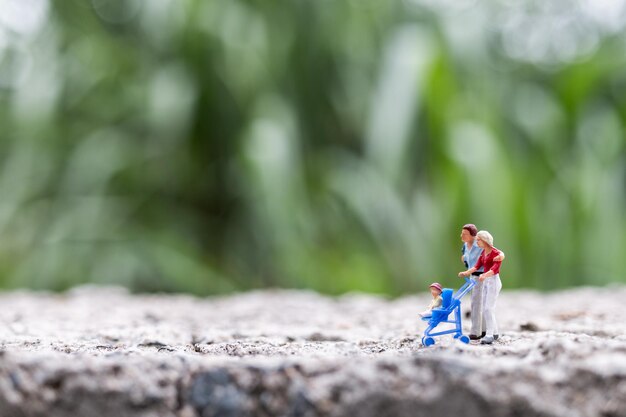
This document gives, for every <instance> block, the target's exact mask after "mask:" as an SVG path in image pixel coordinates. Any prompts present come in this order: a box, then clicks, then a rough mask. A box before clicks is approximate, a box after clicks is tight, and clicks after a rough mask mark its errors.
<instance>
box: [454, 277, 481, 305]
mask: <svg viewBox="0 0 626 417" xmlns="http://www.w3.org/2000/svg"><path fill="white" fill-rule="evenodd" d="M464 279H465V284H463V286H462V287H461V288H459V289H458V290H457V292H456V293H455V294H454V295H453V296H452V298H454V299H455V300H460V299H461V298H463V297H464V296H465V294H467V293H468V292H469V291H470V290H471V289H472V288H474V286H475V285H476V280H475V279H473V278H470V277H464Z"/></svg>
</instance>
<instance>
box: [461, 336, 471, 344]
mask: <svg viewBox="0 0 626 417" xmlns="http://www.w3.org/2000/svg"><path fill="white" fill-rule="evenodd" d="M459 340H460V341H461V342H463V343H465V344H468V343H469V342H470V338H469V337H467V336H466V335H462V336H460V337H459Z"/></svg>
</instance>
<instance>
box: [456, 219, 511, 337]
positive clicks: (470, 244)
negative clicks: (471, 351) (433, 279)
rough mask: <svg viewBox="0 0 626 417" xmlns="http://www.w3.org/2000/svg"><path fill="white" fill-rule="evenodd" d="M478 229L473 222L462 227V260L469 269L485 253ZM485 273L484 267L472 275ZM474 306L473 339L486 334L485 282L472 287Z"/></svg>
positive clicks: (498, 258) (472, 314)
mask: <svg viewBox="0 0 626 417" xmlns="http://www.w3.org/2000/svg"><path fill="white" fill-rule="evenodd" d="M477 233H478V229H477V228H476V226H474V225H473V224H471V223H470V224H466V225H464V226H463V228H462V229H461V240H462V241H463V248H462V253H463V255H462V256H461V262H463V263H464V264H465V268H467V269H469V268H470V266H474V265H476V262H477V261H478V258H479V257H480V255H481V254H482V253H483V250H482V249H481V248H480V247H479V246H478V244H476V234H477ZM505 257H506V256H505V255H504V252H501V255H500V256H498V257H496V259H495V260H496V261H499V262H502V261H503V260H504V258H505ZM482 273H483V270H482V268H481V269H479V270H477V271H476V272H474V273H473V274H472V275H473V276H474V277H478V276H479V275H480V274H482ZM471 300H472V306H471V319H472V327H471V330H470V334H469V338H470V339H471V340H478V339H480V338H482V337H484V336H485V335H486V331H485V329H486V328H487V326H486V323H485V317H484V315H483V310H482V305H483V283H482V282H480V281H477V282H476V285H475V286H474V288H473V289H472V295H471Z"/></svg>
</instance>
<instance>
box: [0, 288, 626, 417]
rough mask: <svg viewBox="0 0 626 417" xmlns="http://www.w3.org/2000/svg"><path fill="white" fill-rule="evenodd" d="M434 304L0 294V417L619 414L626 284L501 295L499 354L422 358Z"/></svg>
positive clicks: (478, 350)
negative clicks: (427, 310)
mask: <svg viewBox="0 0 626 417" xmlns="http://www.w3.org/2000/svg"><path fill="white" fill-rule="evenodd" d="M428 301H429V296H428V295H426V294H422V295H418V296H408V297H403V298H400V299H396V300H386V299H384V298H379V297H374V296H366V295H359V294H353V295H346V296H343V297H340V298H329V297H323V296H320V295H317V294H315V293H311V292H296V291H269V292H252V293H246V294H240V295H235V296H232V297H225V298H209V299H200V298H193V297H188V296H163V295H146V296H132V295H129V294H128V293H126V292H125V291H123V290H120V289H111V288H105V289H98V288H93V287H81V288H78V289H76V290H74V291H71V292H68V293H66V294H61V295H55V294H43V293H30V292H14V293H8V294H4V295H1V296H0V305H2V307H3V308H2V311H1V312H0V320H1V322H0V340H1V343H2V347H1V349H2V350H1V352H0V416H11V417H19V416H50V417H61V416H63V417H65V416H146V417H148V416H151V417H152V416H155V417H156V416H179V417H194V416H204V417H231V416H232V417H235V416H272V415H277V416H292V417H297V416H302V417H306V416H331V417H334V416H350V417H354V416H366V417H369V416H372V417H374V416H376V417H383V416H429V417H432V416H447V415H460V416H466V417H474V416H476V417H478V416H487V417H489V416H538V417H539V416H567V417H577V416H603V417H617V416H626V332H625V330H626V311H625V309H624V303H625V302H626V288H624V287H608V288H583V289H575V290H570V291H563V292H558V293H552V294H545V295H542V294H538V293H534V292H506V291H505V292H503V293H502V295H501V297H500V300H499V306H498V317H499V323H500V328H501V331H502V333H503V334H502V337H501V338H500V340H499V341H498V342H496V343H495V344H494V345H492V346H481V345H479V344H475V343H472V344H470V345H463V344H461V343H460V342H457V341H455V340H453V339H452V338H451V337H444V338H442V339H438V340H437V344H436V345H435V346H433V347H430V348H424V347H421V346H420V343H419V342H420V338H421V333H422V332H423V330H424V329H425V327H426V324H425V323H424V322H421V321H419V320H418V318H417V313H418V312H419V311H422V310H423V309H424V307H425V306H426V305H427V304H428ZM463 307H464V310H468V307H469V304H468V299H467V298H466V299H465V300H464V305H463ZM467 325H468V323H467V322H466V323H465V327H466V328H467Z"/></svg>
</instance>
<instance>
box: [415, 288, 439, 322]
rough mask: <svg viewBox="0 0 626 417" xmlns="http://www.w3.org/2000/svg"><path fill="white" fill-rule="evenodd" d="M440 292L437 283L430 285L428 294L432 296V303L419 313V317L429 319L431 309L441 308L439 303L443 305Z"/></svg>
mask: <svg viewBox="0 0 626 417" xmlns="http://www.w3.org/2000/svg"><path fill="white" fill-rule="evenodd" d="M442 291H443V288H442V287H441V284H439V283H438V282H433V283H432V284H430V293H431V294H432V296H433V301H431V302H430V305H429V306H428V308H427V309H426V310H424V311H422V312H421V313H420V317H430V316H432V313H431V311H432V309H433V308H437V307H441V303H443V298H441V292H442Z"/></svg>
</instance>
